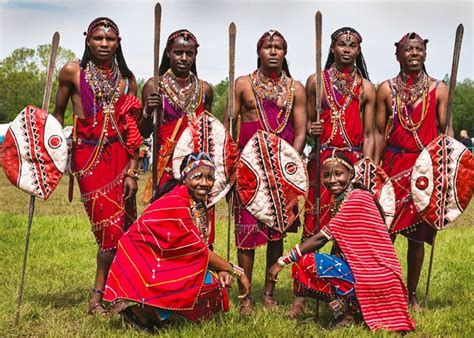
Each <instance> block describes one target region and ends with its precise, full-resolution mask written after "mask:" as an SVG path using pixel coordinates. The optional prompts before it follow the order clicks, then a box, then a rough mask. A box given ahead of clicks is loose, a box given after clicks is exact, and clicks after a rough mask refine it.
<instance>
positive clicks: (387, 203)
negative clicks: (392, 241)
mask: <svg viewBox="0 0 474 338" xmlns="http://www.w3.org/2000/svg"><path fill="white" fill-rule="evenodd" d="M354 169H355V179H356V180H357V181H359V182H360V183H362V184H363V185H364V186H366V187H367V189H368V190H369V191H370V192H371V193H372V195H373V196H374V198H375V199H376V200H377V201H378V202H379V204H380V206H381V207H382V209H383V211H384V214H385V224H386V225H387V228H390V225H391V224H392V221H393V218H394V217H395V190H394V189H393V185H392V181H390V178H389V177H388V175H387V173H386V172H385V171H384V170H383V169H382V168H381V167H380V166H378V165H376V164H375V163H374V162H373V161H372V160H371V159H369V158H367V157H366V158H364V159H362V160H360V161H358V162H357V163H356V164H354Z"/></svg>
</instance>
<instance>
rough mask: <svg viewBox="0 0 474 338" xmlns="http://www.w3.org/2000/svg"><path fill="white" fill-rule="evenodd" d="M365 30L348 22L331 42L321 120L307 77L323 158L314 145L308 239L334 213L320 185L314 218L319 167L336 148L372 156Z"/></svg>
mask: <svg viewBox="0 0 474 338" xmlns="http://www.w3.org/2000/svg"><path fill="white" fill-rule="evenodd" d="M361 43H362V36H361V35H360V34H359V33H358V32H357V31H356V30H355V29H353V28H351V27H343V28H340V29H338V30H336V31H335V32H334V33H332V35H331V48H330V51H329V55H328V58H327V61H326V66H325V69H324V70H323V72H322V86H323V88H322V102H321V108H322V111H321V120H320V121H316V116H315V115H316V112H315V106H316V103H315V100H316V90H315V86H316V74H313V75H311V76H310V77H309V78H308V80H307V83H306V95H307V97H308V104H307V107H308V114H309V120H310V121H311V123H310V126H309V131H308V134H309V135H310V136H313V137H314V136H317V135H321V155H320V163H316V159H315V151H316V149H315V150H313V152H312V153H311V154H310V156H309V163H308V175H309V179H310V185H309V192H308V200H307V203H306V215H305V225H304V229H303V240H304V239H305V238H308V237H310V236H312V235H314V234H315V233H317V232H318V231H319V229H320V228H321V227H322V226H324V225H326V224H327V223H328V222H329V220H330V219H331V209H332V203H331V201H332V198H331V194H330V193H329V191H328V190H327V189H326V188H324V187H323V186H321V187H320V197H321V199H320V210H319V212H320V218H319V224H315V218H314V213H315V212H317V210H316V206H315V197H314V189H315V184H316V176H315V175H316V168H317V166H318V165H321V164H322V163H323V161H324V160H325V159H326V157H328V156H330V154H331V153H332V151H333V150H334V149H337V150H338V151H339V152H342V153H343V154H345V155H346V156H347V157H349V158H350V159H351V161H352V162H354V163H355V162H357V161H358V160H360V159H361V158H362V157H370V158H371V157H372V156H373V148H374V143H373V136H372V135H373V127H372V126H373V121H374V111H375V109H374V108H375V88H374V85H373V84H372V83H371V82H370V81H369V74H368V72H367V67H366V64H365V60H364V56H363V55H362V51H361V47H360V44H361ZM303 306H304V299H303V298H299V297H297V298H296V299H295V301H294V306H293V307H292V308H291V309H290V310H289V311H288V313H287V315H288V316H289V317H296V316H297V315H298V314H299V313H300V312H301V311H302V309H303Z"/></svg>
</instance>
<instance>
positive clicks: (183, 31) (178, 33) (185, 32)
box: [166, 29, 199, 49]
mask: <svg viewBox="0 0 474 338" xmlns="http://www.w3.org/2000/svg"><path fill="white" fill-rule="evenodd" d="M179 36H182V37H183V39H184V40H185V41H188V40H192V41H194V44H195V45H196V49H197V48H198V47H199V43H198V41H197V38H196V36H195V35H194V34H193V33H191V32H190V31H188V30H187V29H180V30H178V31H176V32H173V33H171V35H170V36H169V37H168V40H166V48H167V49H169V46H170V45H171V44H172V43H173V41H174V39H176V38H177V37H179Z"/></svg>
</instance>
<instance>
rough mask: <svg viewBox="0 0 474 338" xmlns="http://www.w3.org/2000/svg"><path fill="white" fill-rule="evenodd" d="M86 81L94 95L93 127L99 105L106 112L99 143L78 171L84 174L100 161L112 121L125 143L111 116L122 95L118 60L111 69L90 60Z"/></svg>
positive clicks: (95, 122) (86, 71)
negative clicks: (109, 123)
mask: <svg viewBox="0 0 474 338" xmlns="http://www.w3.org/2000/svg"><path fill="white" fill-rule="evenodd" d="M84 72H85V77H86V81H87V83H88V84H89V87H90V89H91V91H92V94H93V96H94V102H93V109H94V120H93V123H92V125H93V127H95V126H96V125H97V119H96V118H97V113H98V111H97V106H98V105H99V106H100V107H101V108H102V111H103V114H104V122H103V124H102V130H101V132H100V136H99V139H98V141H97V145H96V146H95V149H94V151H93V152H92V153H91V156H90V157H89V159H88V160H87V161H86V164H85V165H84V167H83V168H82V169H80V170H78V171H76V175H78V176H84V175H86V174H87V173H89V172H90V170H92V169H93V168H94V167H95V166H96V165H97V164H98V163H99V157H100V154H101V153H102V150H103V149H104V146H105V144H106V142H105V141H106V140H107V136H108V135H107V125H108V122H109V121H111V123H112V128H114V129H116V130H117V136H118V138H119V140H120V142H121V143H122V144H125V142H124V140H123V139H122V137H121V135H120V132H119V129H118V126H117V124H116V122H115V119H114V118H113V117H112V116H111V115H113V114H114V113H115V104H116V103H117V101H118V99H119V97H120V82H121V79H122V76H121V74H120V70H119V68H118V64H117V61H116V60H115V62H114V63H113V64H112V67H111V68H110V69H107V68H101V67H98V66H96V65H95V64H94V63H93V62H91V61H89V63H88V64H87V66H86V69H85V70H84Z"/></svg>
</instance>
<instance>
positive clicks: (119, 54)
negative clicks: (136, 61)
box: [81, 17, 133, 79]
mask: <svg viewBox="0 0 474 338" xmlns="http://www.w3.org/2000/svg"><path fill="white" fill-rule="evenodd" d="M99 26H104V27H110V28H112V29H113V30H114V31H115V33H116V34H117V40H118V42H119V43H118V46H117V49H116V50H115V57H116V59H117V64H118V67H119V70H120V73H121V74H122V76H123V77H125V78H127V79H131V78H133V73H132V71H131V70H130V68H128V66H127V63H126V62H125V58H124V56H123V51H122V44H121V43H120V40H121V37H120V32H119V29H118V26H117V24H116V23H115V22H114V21H113V20H112V19H110V18H107V17H99V18H97V19H95V20H93V21H92V22H91V23H90V24H89V27H88V28H87V32H84V35H85V36H86V39H85V42H84V54H83V55H82V59H81V68H82V69H85V68H86V67H87V64H88V63H89V61H91V57H92V54H91V50H90V47H89V45H88V44H87V42H88V41H89V39H90V37H91V36H92V33H93V32H94V30H95V29H96V28H97V27H99Z"/></svg>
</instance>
